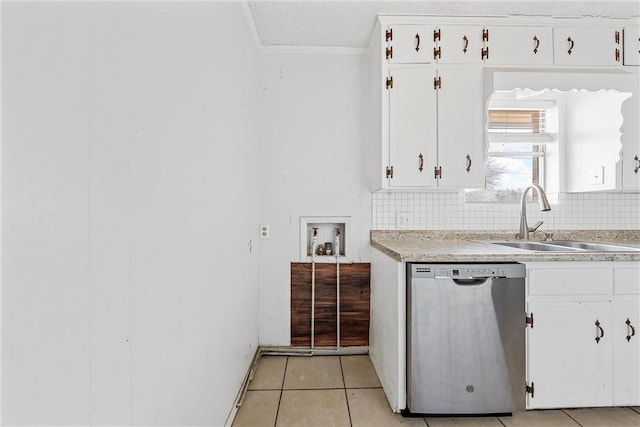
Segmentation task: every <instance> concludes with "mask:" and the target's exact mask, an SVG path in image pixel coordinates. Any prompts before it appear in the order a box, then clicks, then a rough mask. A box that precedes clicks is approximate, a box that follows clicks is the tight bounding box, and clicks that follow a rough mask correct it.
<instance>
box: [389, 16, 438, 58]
mask: <svg viewBox="0 0 640 427" xmlns="http://www.w3.org/2000/svg"><path fill="white" fill-rule="evenodd" d="M389 31H392V33H393V35H392V40H390V41H389V42H388V45H389V47H391V48H393V55H392V56H391V58H389V63H390V64H416V63H429V62H433V26H432V25H409V24H407V25H394V26H392V27H390V28H389Z"/></svg>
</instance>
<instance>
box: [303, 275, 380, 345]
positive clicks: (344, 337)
mask: <svg viewBox="0 0 640 427" xmlns="http://www.w3.org/2000/svg"><path fill="white" fill-rule="evenodd" d="M370 275H371V265H370V264H369V263H354V264H340V346H341V347H348V346H368V345H369V314H370ZM336 282H337V280H336V265H335V264H316V289H315V317H314V325H315V326H314V329H315V331H314V333H315V340H314V345H315V346H317V347H333V346H335V345H336V337H337V321H336V320H337V313H336ZM291 345H292V346H304V347H308V346H310V345H311V263H291Z"/></svg>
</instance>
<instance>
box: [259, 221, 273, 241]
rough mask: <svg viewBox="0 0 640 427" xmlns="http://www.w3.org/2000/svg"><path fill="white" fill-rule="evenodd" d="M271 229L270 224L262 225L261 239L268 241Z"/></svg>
mask: <svg viewBox="0 0 640 427" xmlns="http://www.w3.org/2000/svg"><path fill="white" fill-rule="evenodd" d="M270 231H271V230H270V227H269V224H260V238H261V239H268V238H269V235H270Z"/></svg>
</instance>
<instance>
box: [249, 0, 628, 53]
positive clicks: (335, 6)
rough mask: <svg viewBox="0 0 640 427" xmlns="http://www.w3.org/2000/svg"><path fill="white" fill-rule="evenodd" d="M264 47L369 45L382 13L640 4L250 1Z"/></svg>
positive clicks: (608, 13)
mask: <svg viewBox="0 0 640 427" xmlns="http://www.w3.org/2000/svg"><path fill="white" fill-rule="evenodd" d="M247 3H248V7H249V11H250V12H251V16H252V18H253V21H254V24H255V27H256V31H257V34H258V37H259V39H260V43H261V44H262V45H263V46H318V47H320V46H323V47H349V48H364V47H366V46H367V45H368V44H369V40H370V38H371V33H372V32H373V27H374V25H375V21H376V16H377V15H378V14H391V15H409V14H421V15H442V16H489V15H517V16H561V17H577V16H598V17H613V18H629V17H633V16H636V17H637V16H640V11H639V10H640V2H638V1H637V0H622V1H594V0H587V1H569V0H555V1H529V0H512V1H505V0H501V1H449V0H430V1H389V0H387V1H361V0H360V1H356V0H342V1H317V0H294V1H267V0H261V1H260V0H257V1H248V2H247Z"/></svg>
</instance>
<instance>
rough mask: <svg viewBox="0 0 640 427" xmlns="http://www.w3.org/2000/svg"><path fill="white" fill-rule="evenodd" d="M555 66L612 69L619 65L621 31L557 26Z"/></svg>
mask: <svg viewBox="0 0 640 427" xmlns="http://www.w3.org/2000/svg"><path fill="white" fill-rule="evenodd" d="M553 47H554V52H553V53H554V55H553V62H554V64H555V65H577V66H582V65H591V66H600V65H601V66H605V65H608V66H613V65H619V64H622V29H621V28H617V27H559V28H554V29H553Z"/></svg>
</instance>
